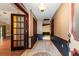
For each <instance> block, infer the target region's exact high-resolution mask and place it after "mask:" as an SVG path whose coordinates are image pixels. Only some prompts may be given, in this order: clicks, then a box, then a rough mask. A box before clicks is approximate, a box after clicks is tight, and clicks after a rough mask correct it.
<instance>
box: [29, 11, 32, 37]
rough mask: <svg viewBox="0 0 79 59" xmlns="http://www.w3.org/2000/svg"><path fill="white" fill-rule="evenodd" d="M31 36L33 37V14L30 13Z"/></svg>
mask: <svg viewBox="0 0 79 59" xmlns="http://www.w3.org/2000/svg"><path fill="white" fill-rule="evenodd" d="M29 36H33V14H32V11H31V10H30V11H29Z"/></svg>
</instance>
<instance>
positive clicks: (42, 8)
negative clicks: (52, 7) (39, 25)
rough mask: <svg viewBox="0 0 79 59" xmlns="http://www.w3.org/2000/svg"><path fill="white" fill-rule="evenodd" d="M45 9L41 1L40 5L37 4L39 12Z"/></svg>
mask: <svg viewBox="0 0 79 59" xmlns="http://www.w3.org/2000/svg"><path fill="white" fill-rule="evenodd" d="M45 9H46V8H45V5H44V4H43V3H41V4H40V6H39V10H40V11H41V12H44V10H45Z"/></svg>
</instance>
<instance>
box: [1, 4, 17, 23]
mask: <svg viewBox="0 0 79 59" xmlns="http://www.w3.org/2000/svg"><path fill="white" fill-rule="evenodd" d="M4 12H6V14H5V13H4ZM11 13H18V12H17V9H16V8H15V7H14V6H13V4H10V3H0V22H3V23H6V24H10V23H11ZM1 24H2V23H1Z"/></svg>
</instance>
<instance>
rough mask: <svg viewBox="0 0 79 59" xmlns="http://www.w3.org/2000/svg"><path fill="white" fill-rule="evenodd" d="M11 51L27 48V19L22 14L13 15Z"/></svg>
mask: <svg viewBox="0 0 79 59" xmlns="http://www.w3.org/2000/svg"><path fill="white" fill-rule="evenodd" d="M11 18H12V19H11V50H21V49H26V48H27V39H28V37H27V20H26V19H27V18H26V16H25V15H22V14H11Z"/></svg>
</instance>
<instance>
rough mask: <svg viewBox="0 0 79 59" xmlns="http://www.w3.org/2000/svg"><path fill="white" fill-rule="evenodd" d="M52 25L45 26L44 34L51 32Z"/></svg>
mask: <svg viewBox="0 0 79 59" xmlns="http://www.w3.org/2000/svg"><path fill="white" fill-rule="evenodd" d="M50 30H51V29H50V25H47V26H43V32H50Z"/></svg>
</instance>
